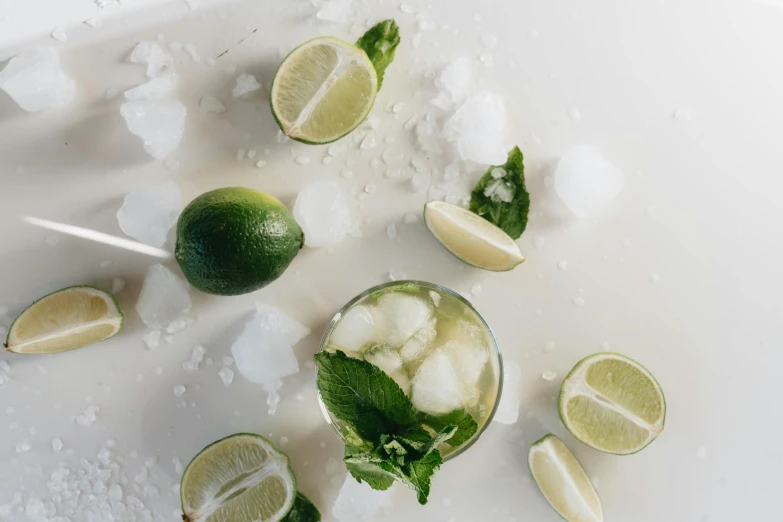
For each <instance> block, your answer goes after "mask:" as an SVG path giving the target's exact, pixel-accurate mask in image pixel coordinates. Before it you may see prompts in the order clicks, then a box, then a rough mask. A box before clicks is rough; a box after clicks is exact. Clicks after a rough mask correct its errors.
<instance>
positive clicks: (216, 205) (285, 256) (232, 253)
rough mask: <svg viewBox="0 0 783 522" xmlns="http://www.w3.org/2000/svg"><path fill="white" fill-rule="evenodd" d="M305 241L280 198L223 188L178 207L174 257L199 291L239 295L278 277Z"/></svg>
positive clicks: (241, 188) (245, 189)
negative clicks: (178, 215)
mask: <svg viewBox="0 0 783 522" xmlns="http://www.w3.org/2000/svg"><path fill="white" fill-rule="evenodd" d="M303 244H304V234H303V233H302V229H301V228H300V227H299V225H298V224H297V223H296V221H295V220H294V216H292V215H291V212H289V210H288V209H287V208H286V207H285V205H283V204H282V203H281V202H280V200H278V199H277V198H274V197H272V196H270V195H269V194H265V193H264V192H261V191H258V190H254V189H249V188H244V187H226V188H221V189H217V190H213V191H210V192H206V193H204V194H202V195H200V196H199V197H197V198H196V199H194V200H193V201H191V202H190V204H189V205H188V206H187V207H185V210H184V211H182V214H181V215H180V217H179V220H178V221H177V244H176V247H175V249H174V257H175V258H176V259H177V262H178V263H179V266H180V268H181V269H182V272H183V273H184V274H185V277H186V278H187V279H188V281H189V282H190V284H191V285H193V286H194V287H196V288H197V289H199V290H201V291H202V292H206V293H208V294H215V295H241V294H247V293H249V292H253V291H255V290H258V289H259V288H263V287H265V286H266V285H268V284H269V283H271V282H272V281H274V280H275V279H277V278H278V277H280V276H281V275H282V273H283V272H284V271H285V269H286V268H287V267H288V265H289V264H291V261H293V259H294V257H296V254H297V253H298V252H299V250H300V249H301V248H302V245H303Z"/></svg>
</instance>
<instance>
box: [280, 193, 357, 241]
mask: <svg viewBox="0 0 783 522" xmlns="http://www.w3.org/2000/svg"><path fill="white" fill-rule="evenodd" d="M293 213H294V219H296V222H297V223H299V226H300V227H302V231H304V239H305V245H307V246H309V247H321V246H329V245H335V244H337V243H339V242H340V241H342V240H343V238H344V237H345V236H346V234H348V232H349V231H350V230H351V228H352V227H353V226H354V219H353V213H352V212H351V208H350V207H349V206H348V197H347V196H346V194H345V190H344V189H343V187H342V186H341V185H340V184H338V183H336V182H334V181H315V182H313V183H310V184H309V185H305V186H304V187H303V188H302V190H300V191H299V194H298V195H297V196H296V201H295V202H294V211H293Z"/></svg>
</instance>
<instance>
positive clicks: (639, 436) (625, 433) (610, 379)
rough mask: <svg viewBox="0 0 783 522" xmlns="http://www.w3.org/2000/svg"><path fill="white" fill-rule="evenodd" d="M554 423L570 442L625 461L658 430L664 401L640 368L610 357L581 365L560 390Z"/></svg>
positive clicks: (594, 357)
mask: <svg viewBox="0 0 783 522" xmlns="http://www.w3.org/2000/svg"><path fill="white" fill-rule="evenodd" d="M559 408H560V418H561V419H562V421H563V424H565V427H566V428H568V431H570V432H571V433H572V434H573V436H574V437H576V438H577V439H579V440H580V441H582V442H583V443H585V444H587V445H588V446H591V447H593V448H595V449H597V450H601V451H605V452H607V453H614V454H616V455H628V454H631V453H636V452H637V451H640V450H642V449H644V448H645V447H646V446H647V445H648V444H650V443H651V442H652V441H653V440H655V438H656V437H657V436H658V435H659V434H660V433H661V431H662V430H663V424H664V420H665V418H666V400H665V399H664V396H663V390H661V387H660V386H659V385H658V383H657V382H656V380H655V378H654V377H653V376H652V375H651V374H650V372H648V371H647V370H646V369H645V368H644V367H643V366H642V365H640V364H639V363H637V362H635V361H632V360H631V359H629V358H628V357H625V356H623V355H619V354H616V353H598V354H595V355H591V356H589V357H587V358H585V359H582V360H581V361H580V362H579V363H578V364H577V365H576V366H574V369H573V370H571V373H569V374H568V377H566V378H565V380H564V381H563V384H562V386H561V387H560V401H559Z"/></svg>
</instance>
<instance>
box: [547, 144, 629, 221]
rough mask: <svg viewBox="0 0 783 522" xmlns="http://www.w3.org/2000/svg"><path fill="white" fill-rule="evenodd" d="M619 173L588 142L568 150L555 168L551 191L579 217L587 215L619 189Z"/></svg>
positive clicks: (620, 182)
mask: <svg viewBox="0 0 783 522" xmlns="http://www.w3.org/2000/svg"><path fill="white" fill-rule="evenodd" d="M623 183H624V178H623V173H622V172H621V171H620V169H618V168H617V167H615V166H614V165H612V163H610V162H609V160H607V159H606V158H605V157H604V155H603V154H602V153H601V151H600V150H599V149H598V148H597V147H594V146H592V145H579V146H576V147H573V148H572V149H569V150H568V151H567V152H566V153H565V155H563V157H562V158H561V159H560V162H559V163H558V164H557V170H556V171H555V192H557V195H558V196H560V199H562V200H563V203H565V204H566V206H567V207H568V208H569V210H571V212H573V213H574V214H576V215H577V216H579V217H590V216H592V215H594V214H596V213H597V212H599V211H600V210H601V209H603V208H604V207H605V206H606V205H608V204H609V203H610V202H611V201H612V200H613V199H614V198H615V197H616V196H617V194H618V193H619V192H620V190H621V189H622V188H623Z"/></svg>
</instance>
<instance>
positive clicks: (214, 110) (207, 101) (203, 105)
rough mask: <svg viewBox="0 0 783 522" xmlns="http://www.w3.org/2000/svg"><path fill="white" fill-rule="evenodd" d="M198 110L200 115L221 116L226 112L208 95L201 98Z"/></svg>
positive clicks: (220, 104)
mask: <svg viewBox="0 0 783 522" xmlns="http://www.w3.org/2000/svg"><path fill="white" fill-rule="evenodd" d="M199 108H200V109H201V113H202V114H221V113H224V112H226V106H225V105H223V104H222V103H221V102H220V100H218V99H217V98H215V97H214V96H212V95H209V94H208V95H206V96H202V97H201V101H200V102H199Z"/></svg>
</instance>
